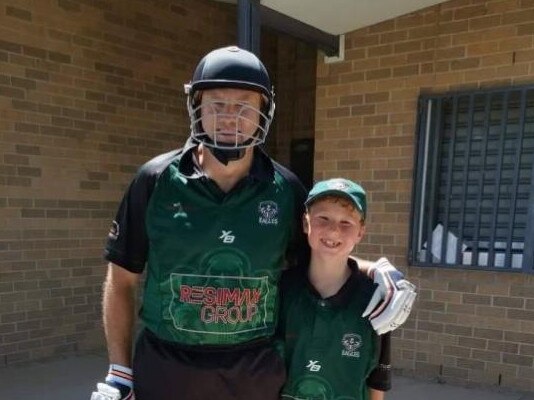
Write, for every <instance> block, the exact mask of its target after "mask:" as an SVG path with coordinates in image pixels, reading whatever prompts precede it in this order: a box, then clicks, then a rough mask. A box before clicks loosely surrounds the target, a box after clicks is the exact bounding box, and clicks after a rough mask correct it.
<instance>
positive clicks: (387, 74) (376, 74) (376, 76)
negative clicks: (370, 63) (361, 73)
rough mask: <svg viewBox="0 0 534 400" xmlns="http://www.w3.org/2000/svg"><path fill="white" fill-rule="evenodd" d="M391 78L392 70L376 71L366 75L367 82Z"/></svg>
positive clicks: (368, 72)
mask: <svg viewBox="0 0 534 400" xmlns="http://www.w3.org/2000/svg"><path fill="white" fill-rule="evenodd" d="M389 77H391V69H390V68H382V69H375V70H372V71H367V72H366V73H365V78H366V79H367V80H374V79H384V78H389Z"/></svg>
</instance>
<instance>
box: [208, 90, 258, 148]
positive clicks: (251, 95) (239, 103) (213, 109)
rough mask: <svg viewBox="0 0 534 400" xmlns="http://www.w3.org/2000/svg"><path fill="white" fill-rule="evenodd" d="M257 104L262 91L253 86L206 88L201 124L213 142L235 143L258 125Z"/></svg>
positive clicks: (222, 143)
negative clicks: (251, 88) (246, 87)
mask: <svg viewBox="0 0 534 400" xmlns="http://www.w3.org/2000/svg"><path fill="white" fill-rule="evenodd" d="M260 108H261V95H260V94H259V93H258V92H254V91H252V90H243V89H232V88H223V89H210V90H205V91H204V92H203V93H202V99H201V118H202V126H203V127H204V131H205V132H206V133H208V134H209V136H210V137H211V139H212V140H213V141H214V142H215V143H217V144H221V145H223V146H224V145H227V146H238V145H240V144H242V143H243V142H245V141H246V140H247V139H250V138H251V137H252V136H253V135H254V133H255V132H256V130H257V129H258V124H259V123H260V118H262V116H261V113H260Z"/></svg>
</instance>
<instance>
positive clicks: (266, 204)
mask: <svg viewBox="0 0 534 400" xmlns="http://www.w3.org/2000/svg"><path fill="white" fill-rule="evenodd" d="M258 211H259V214H260V215H259V219H258V222H259V223H260V224H261V225H278V204H276V203H275V202H274V201H271V200H266V201H262V202H261V203H260V204H259V206H258Z"/></svg>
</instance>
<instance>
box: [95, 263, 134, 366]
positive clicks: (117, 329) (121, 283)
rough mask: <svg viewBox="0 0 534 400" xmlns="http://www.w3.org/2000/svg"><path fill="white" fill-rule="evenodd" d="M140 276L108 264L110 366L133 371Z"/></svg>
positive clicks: (106, 300)
mask: <svg viewBox="0 0 534 400" xmlns="http://www.w3.org/2000/svg"><path fill="white" fill-rule="evenodd" d="M139 280H140V274H135V273H132V272H129V271H127V270H126V269H124V268H122V267H119V266H118V265H115V264H113V263H109V264H108V272H107V276H106V281H105V283H104V297H103V301H102V311H103V317H104V332H105V334H106V342H107V346H108V356H109V362H110V364H119V365H122V366H125V367H128V368H131V354H132V342H133V329H134V322H135V308H136V307H135V300H136V293H137V286H138V284H139Z"/></svg>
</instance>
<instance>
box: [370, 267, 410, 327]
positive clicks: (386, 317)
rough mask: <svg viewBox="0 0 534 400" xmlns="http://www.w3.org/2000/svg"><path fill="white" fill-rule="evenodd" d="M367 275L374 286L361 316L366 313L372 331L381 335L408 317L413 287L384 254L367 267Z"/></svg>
mask: <svg viewBox="0 0 534 400" xmlns="http://www.w3.org/2000/svg"><path fill="white" fill-rule="evenodd" d="M367 275H368V276H369V277H370V278H371V279H373V281H374V283H375V284H377V285H378V287H377V288H376V290H375V292H374V294H373V297H372V298H371V301H370V302H369V305H368V306H367V308H366V309H365V311H364V312H363V314H362V317H367V316H369V320H370V321H371V325H373V328H374V330H375V331H376V333H377V334H379V335H382V334H384V333H386V332H389V331H393V330H395V329H397V328H398V327H399V326H401V325H402V324H403V323H404V322H405V321H406V319H408V316H409V315H410V312H411V310H412V305H413V303H414V301H415V298H416V296H417V293H416V291H415V290H416V287H415V285H413V284H412V283H410V282H408V281H407V280H406V279H404V275H403V274H402V272H400V271H398V270H397V269H396V268H395V267H394V266H393V265H391V264H390V262H389V261H388V260H387V258H384V257H383V258H381V259H379V260H378V261H377V262H375V263H374V264H373V265H372V266H371V268H369V270H368V271H367ZM377 306H378V307H377Z"/></svg>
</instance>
